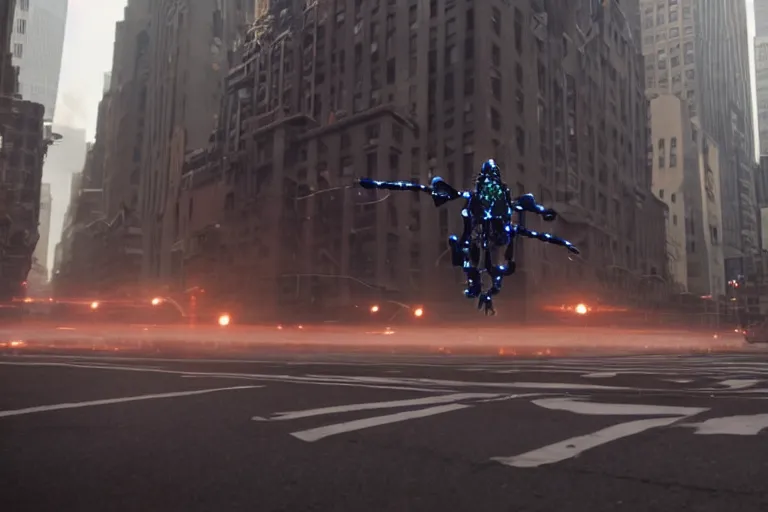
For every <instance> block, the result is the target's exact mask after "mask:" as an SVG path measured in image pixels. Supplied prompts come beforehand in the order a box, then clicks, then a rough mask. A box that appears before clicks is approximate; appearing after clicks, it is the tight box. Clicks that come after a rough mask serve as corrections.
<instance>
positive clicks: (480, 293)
mask: <svg viewBox="0 0 768 512" xmlns="http://www.w3.org/2000/svg"><path fill="white" fill-rule="evenodd" d="M358 182H359V184H360V186H361V187H363V188H365V189H380V190H406V191H414V192H425V193H427V194H430V195H431V196H432V200H433V202H434V204H435V207H438V208H439V207H440V206H443V205H444V204H446V203H448V202H450V201H454V200H457V199H463V200H464V201H465V203H464V208H463V209H462V210H461V217H462V220H463V223H464V229H463V231H462V233H461V236H456V235H451V236H450V237H449V238H448V247H449V250H450V251H451V263H452V265H453V266H455V267H461V268H462V269H463V270H464V274H465V275H466V278H467V287H466V289H465V290H464V296H465V297H467V298H469V299H478V302H477V308H478V309H480V310H483V311H484V312H485V314H486V315H494V314H496V310H495V309H494V306H493V297H494V296H496V295H498V294H499V292H500V291H501V285H502V282H503V280H504V277H506V276H509V275H512V274H514V273H515V270H516V264H515V241H516V240H517V237H525V238H534V239H536V240H540V241H542V242H546V243H550V244H555V245H559V246H561V247H565V248H566V249H567V250H568V252H570V253H572V254H579V250H578V249H577V248H576V247H575V246H574V245H573V244H572V243H571V242H569V241H568V240H565V239H563V238H560V237H557V236H555V235H553V234H550V233H542V232H538V231H533V230H530V229H528V228H526V227H525V214H526V213H533V214H536V215H539V216H541V218H542V219H544V221H546V222H552V221H553V220H555V219H556V218H557V213H555V211H554V210H552V209H550V208H545V207H544V206H542V205H540V204H538V203H537V202H536V199H535V198H534V196H533V194H523V195H522V196H520V197H517V198H513V197H512V194H511V192H510V190H509V187H508V186H507V185H506V183H504V181H503V180H502V178H501V170H500V169H499V166H498V165H497V164H496V162H495V161H494V160H486V161H485V162H483V165H482V167H481V169H480V173H479V174H478V175H477V176H476V178H475V187H474V190H469V191H464V192H460V191H458V190H456V189H455V188H453V187H452V186H451V185H449V184H448V183H446V181H445V180H443V179H442V178H440V177H435V178H433V179H432V183H431V184H430V185H421V184H419V183H413V182H409V181H378V180H374V179H371V178H361V179H360V180H358ZM515 214H517V222H516V223H515V222H513V220H514V216H515ZM501 248H504V260H503V262H501V263H496V262H495V261H494V253H495V252H497V249H501ZM484 273H487V274H488V275H489V276H490V278H491V285H490V287H489V288H488V289H487V290H483V283H482V275H483V274H484Z"/></svg>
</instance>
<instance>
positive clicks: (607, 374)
mask: <svg viewBox="0 0 768 512" xmlns="http://www.w3.org/2000/svg"><path fill="white" fill-rule="evenodd" d="M616 375H617V374H616V373H614V372H595V373H586V374H584V375H582V377H584V378H587V379H610V378H612V377H616Z"/></svg>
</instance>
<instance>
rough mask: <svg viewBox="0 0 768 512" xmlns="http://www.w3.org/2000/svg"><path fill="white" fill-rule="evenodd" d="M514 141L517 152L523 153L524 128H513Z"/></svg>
mask: <svg viewBox="0 0 768 512" xmlns="http://www.w3.org/2000/svg"><path fill="white" fill-rule="evenodd" d="M515 142H516V143H517V151H518V153H519V154H520V155H525V130H523V129H522V128H521V127H519V126H518V127H517V128H515Z"/></svg>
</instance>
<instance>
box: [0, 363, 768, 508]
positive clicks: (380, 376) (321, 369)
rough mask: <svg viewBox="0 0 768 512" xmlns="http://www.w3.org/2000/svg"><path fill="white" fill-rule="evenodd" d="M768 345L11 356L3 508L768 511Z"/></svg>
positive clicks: (1, 408) (1, 441) (0, 415)
mask: <svg viewBox="0 0 768 512" xmlns="http://www.w3.org/2000/svg"><path fill="white" fill-rule="evenodd" d="M766 380H768V357H766V356H765V355H763V354H762V352H760V351H754V352H751V353H739V352H727V353H713V354H699V355H691V354H688V355H679V356H673V355H669V354H664V355H653V354H638V355H630V356H621V357H605V356H596V357H572V358H554V359H550V358H544V359H542V358H538V359H519V358H503V357H501V358H500V357H439V356H415V355H410V356H408V355H401V356H385V355H357V356H355V355H350V356H322V355H319V354H310V355H304V356H286V355H279V354H277V355H273V356H271V357H270V356H266V355H265V356H264V357H263V358H261V359H260V360H258V361H256V360H253V361H238V360H214V359H206V360H190V359H186V360H174V359H170V358H157V357H156V358H139V357H136V358H133V357H107V356H96V357H86V356H82V355H62V356H52V355H17V356H4V357H2V358H0V389H2V390H3V391H2V392H0V461H2V463H0V510H8V511H35V512H46V511H62V510H77V511H83V512H88V511H99V512H101V511H105V510H109V511H142V512H144V511H161V510H162V511H164V512H167V511H185V512H189V511H240V510H243V511H254V510H258V511H259V512H268V511H315V510H316V511H342V512H345V511H352V512H359V511H397V512H402V511H408V510H413V511H419V512H430V511H436V512H437V511H440V512H443V511H448V510H450V511H457V512H458V511H469V512H478V511H491V512H492V511H513V510H514V511H557V512H561V511H569V510H589V511H609V510H621V511H638V512H648V511H655V510H658V511H670V510H675V511H688V510H692V511H702V512H703V511H711V512H723V511H729V510H740V511H764V510H768V463H766V460H768V443H766V435H765V433H764V431H763V428H765V427H768V410H766V398H768V385H766Z"/></svg>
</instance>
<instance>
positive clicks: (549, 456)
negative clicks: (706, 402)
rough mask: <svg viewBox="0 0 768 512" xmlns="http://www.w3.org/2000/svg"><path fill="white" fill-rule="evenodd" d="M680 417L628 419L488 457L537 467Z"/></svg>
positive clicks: (515, 464)
mask: <svg viewBox="0 0 768 512" xmlns="http://www.w3.org/2000/svg"><path fill="white" fill-rule="evenodd" d="M680 419H681V418H679V417H672V418H652V419H646V420H636V421H629V422H627V423H620V424H618V425H613V426H610V427H608V428H604V429H602V430H598V431H597V432H593V433H591V434H587V435H585V436H578V437H572V438H570V439H566V440H565V441H560V442H559V443H554V444H551V445H549V446H544V447H543V448H538V449H536V450H532V451H530V452H527V453H523V454H521V455H515V456H512V457H494V458H493V459H491V460H494V461H496V462H499V463H501V464H504V465H505V466H511V467H515V468H537V467H539V466H543V465H546V464H554V463H556V462H562V461H564V460H567V459H571V458H573V457H576V456H578V455H580V454H582V453H583V452H585V451H587V450H589V449H591V448H596V447H598V446H601V445H604V444H606V443H610V442H611V441H616V440H617V439H622V438H624V437H629V436H632V435H635V434H640V433H642V432H645V431H646V430H650V429H652V428H656V427H665V426H669V425H671V424H673V423H674V422H676V421H678V420H680Z"/></svg>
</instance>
